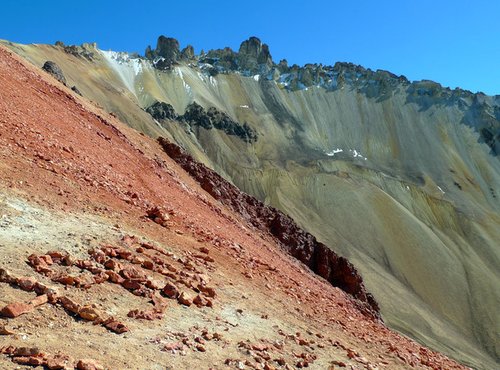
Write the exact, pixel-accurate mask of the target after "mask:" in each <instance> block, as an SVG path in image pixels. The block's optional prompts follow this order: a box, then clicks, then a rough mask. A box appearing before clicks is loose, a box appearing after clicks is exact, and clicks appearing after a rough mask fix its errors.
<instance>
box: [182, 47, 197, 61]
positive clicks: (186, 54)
mask: <svg viewBox="0 0 500 370" xmlns="http://www.w3.org/2000/svg"><path fill="white" fill-rule="evenodd" d="M181 58H182V59H187V60H190V59H194V48H193V46H192V45H188V46H186V47H185V48H184V49H182V51H181Z"/></svg>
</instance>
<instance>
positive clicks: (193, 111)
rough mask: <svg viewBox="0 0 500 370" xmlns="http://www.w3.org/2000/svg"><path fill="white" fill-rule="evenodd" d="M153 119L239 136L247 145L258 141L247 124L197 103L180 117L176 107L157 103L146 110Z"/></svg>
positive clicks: (192, 104) (190, 105)
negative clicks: (174, 121)
mask: <svg viewBox="0 0 500 370" xmlns="http://www.w3.org/2000/svg"><path fill="white" fill-rule="evenodd" d="M146 112H148V113H149V114H150V115H151V116H152V117H153V118H155V119H156V120H158V121H163V120H178V121H181V122H184V123H186V124H187V125H189V126H190V127H198V126H199V127H203V128H204V129H206V130H211V129H217V130H221V131H223V132H225V133H226V134H227V135H232V136H237V137H239V138H240V139H241V140H243V141H244V142H246V143H253V142H255V141H257V137H258V136H257V133H256V132H255V130H254V129H252V128H251V127H250V126H249V125H248V124H247V123H243V124H240V123H239V122H236V121H234V120H233V119H232V118H231V117H229V115H228V114H227V113H224V112H221V111H219V110H218V109H217V108H215V107H210V108H208V109H207V110H205V108H203V107H202V106H201V105H199V104H198V103H196V102H193V103H191V104H189V105H188V106H187V107H186V111H185V113H184V114H183V115H181V116H179V115H178V114H177V113H176V112H175V110H174V107H173V106H172V105H170V104H168V103H165V102H155V103H154V104H152V105H151V106H149V107H148V108H146Z"/></svg>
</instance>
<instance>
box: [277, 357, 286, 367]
mask: <svg viewBox="0 0 500 370" xmlns="http://www.w3.org/2000/svg"><path fill="white" fill-rule="evenodd" d="M274 361H276V363H277V364H278V365H280V366H285V365H286V361H285V359H284V358H283V357H279V358H277V359H275V360H274Z"/></svg>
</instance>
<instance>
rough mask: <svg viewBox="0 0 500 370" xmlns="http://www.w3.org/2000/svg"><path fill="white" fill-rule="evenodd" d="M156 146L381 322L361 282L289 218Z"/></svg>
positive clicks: (174, 149)
mask: <svg viewBox="0 0 500 370" xmlns="http://www.w3.org/2000/svg"><path fill="white" fill-rule="evenodd" d="M158 142H159V144H160V145H161V146H162V148H163V150H164V151H165V153H167V154H168V155H169V156H170V157H171V158H172V159H173V160H175V161H176V162H177V163H178V164H179V165H180V166H181V167H182V168H183V169H184V170H185V171H187V172H188V173H189V174H190V175H191V176H192V177H193V178H194V179H195V180H196V181H197V182H198V183H199V184H200V186H201V187H202V188H203V189H204V190H205V191H207V192H208V193H209V194H210V195H212V196H213V197H214V198H215V199H217V200H219V201H221V202H222V203H223V204H225V205H226V206H228V207H230V208H231V209H232V210H233V211H235V212H236V213H238V214H240V215H241V216H242V217H243V218H245V219H246V220H248V221H249V222H250V223H251V224H253V225H254V226H255V227H257V228H259V229H261V230H265V231H267V232H269V233H270V234H271V235H272V236H274V237H275V238H276V239H278V240H279V241H280V243H281V245H283V247H284V248H285V249H286V251H287V252H288V253H289V254H291V255H292V256H293V257H295V258H296V259H298V260H299V261H301V262H302V263H304V264H305V265H306V266H308V267H309V268H310V269H311V270H312V271H314V272H315V273H316V274H318V275H319V276H321V277H322V278H324V279H326V280H327V281H328V282H330V283H331V284H332V285H333V286H336V287H338V288H340V289H342V290H343V291H345V292H346V293H348V294H350V295H351V296H352V297H354V298H356V300H357V301H356V303H357V306H358V308H359V309H360V310H361V311H362V312H363V313H365V314H367V315H368V316H371V317H373V318H377V319H381V318H380V312H379V307H378V304H377V302H376V301H375V299H374V297H373V296H372V295H371V294H370V293H368V292H367V291H366V288H365V286H364V283H363V279H362V278H361V276H360V275H359V273H358V272H357V270H356V268H355V267H354V266H353V265H352V264H351V263H350V262H349V261H348V260H347V259H346V258H344V257H341V256H338V255H337V254H336V253H335V252H334V251H332V250H331V249H330V248H328V247H327V246H326V245H325V244H323V243H321V242H319V241H318V240H316V238H315V237H314V236H313V235H312V234H310V233H308V232H306V231H304V230H302V229H301V228H300V227H299V226H298V225H297V224H296V223H295V221H294V220H293V219H292V218H291V217H289V216H287V215H285V214H284V213H283V212H281V211H279V210H277V209H276V208H274V207H271V206H266V205H265V204H264V203H262V202H261V201H259V200H258V199H256V198H254V197H252V196H250V195H248V194H245V193H243V192H242V191H241V190H239V189H238V188H237V187H236V186H234V185H232V184H231V183H229V182H228V181H227V180H225V179H224V178H222V177H221V176H220V175H219V174H217V173H216V172H215V171H212V170H211V169H209V168H208V167H206V166H205V165H203V164H201V163H198V162H196V161H195V160H194V159H193V157H191V156H190V155H189V154H187V153H186V152H185V151H184V150H182V149H181V148H180V147H179V146H177V145H176V144H173V143H171V142H169V141H168V140H167V139H165V138H162V137H160V138H158Z"/></svg>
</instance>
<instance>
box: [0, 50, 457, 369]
mask: <svg viewBox="0 0 500 370" xmlns="http://www.w3.org/2000/svg"><path fill="white" fill-rule="evenodd" d="M0 158H1V159H0V186H1V189H2V191H1V196H0V215H1V216H0V269H1V270H0V280H1V282H0V309H1V313H2V316H4V318H2V319H1V322H0V334H1V336H0V348H1V350H0V352H2V354H1V355H0V368H6V369H8V368H18V366H20V368H21V367H22V366H24V365H22V364H32V365H37V364H45V365H46V366H48V367H52V368H60V367H58V366H66V367H69V368H73V366H75V365H76V363H77V361H78V360H82V359H92V360H95V361H97V362H98V363H100V364H101V365H103V366H104V367H105V368H110V369H144V368H151V369H155V368H162V369H164V368H165V367H166V368H175V369H183V368H185V369H188V368H189V369H195V368H196V369H198V368H200V369H203V368H224V367H226V368H267V369H271V368H298V367H305V366H309V368H318V369H324V368H329V367H331V366H332V367H334V368H337V366H342V365H344V364H345V365H347V366H351V368H371V369H373V368H391V369H397V368H408V366H410V364H412V365H413V366H415V367H418V368H427V367H430V368H446V369H451V368H462V366H460V365H459V364H457V363H455V362H454V361H451V360H449V359H447V358H446V357H445V356H442V355H440V354H438V353H435V352H433V351H430V350H428V349H426V348H424V347H422V346H420V345H418V344H416V343H415V342H413V341H411V340H409V339H407V338H404V337H402V336H401V335H398V334H396V333H394V332H391V331H389V330H388V329H387V328H385V327H384V326H383V325H382V324H381V323H379V322H376V321H373V320H372V319H369V318H367V317H366V316H364V315H363V314H361V313H360V312H359V311H358V310H357V309H355V308H354V307H355V306H354V304H353V301H352V298H350V297H349V296H347V295H346V294H345V293H344V292H342V291H341V290H339V289H337V288H334V287H332V286H331V285H330V284H328V283H327V282H326V281H324V280H322V279H320V278H318V277H317V276H315V275H314V274H312V273H311V272H310V271H309V270H308V269H307V268H305V267H304V266H303V265H302V264H301V263H299V262H297V261H296V260H294V259H293V258H291V257H289V256H288V255H287V254H286V253H284V252H283V251H282V250H281V249H280V248H279V246H278V245H277V244H276V243H275V241H274V240H273V239H272V238H271V237H270V236H269V235H265V234H263V233H262V232H260V231H259V230H257V229H255V228H253V227H252V226H251V225H250V224H248V223H247V222H245V221H244V220H243V219H241V218H240V217H239V216H238V215H236V214H234V213H232V212H230V211H229V210H228V209H226V208H224V207H223V206H222V205H221V204H218V203H217V202H216V201H215V200H213V199H211V198H210V197H209V195H208V194H207V193H205V192H204V191H203V190H202V189H201V188H199V186H197V184H196V183H195V182H194V181H193V180H192V179H190V178H189V177H188V176H187V174H186V173H184V172H183V170H182V169H180V168H179V167H178V166H177V165H176V164H175V163H174V162H173V161H171V160H170V159H169V158H168V157H167V156H166V155H165V154H163V153H162V151H161V149H160V147H159V145H158V144H157V143H155V142H154V141H152V140H150V139H149V138H146V137H144V136H142V135H140V134H138V133H137V132H135V131H133V130H131V129H130V128H127V127H126V126H125V125H123V124H121V123H120V122H119V121H117V120H116V119H115V118H113V117H111V116H108V115H106V114H105V113H103V112H102V111H99V110H97V109H96V108H94V107H93V106H91V105H90V104H89V103H87V102H85V101H84V100H82V99H80V98H79V97H77V96H75V95H73V94H72V93H71V92H70V91H69V90H68V89H66V88H64V87H63V86H62V85H58V84H57V83H55V82H54V81H52V80H51V79H49V78H48V77H46V76H41V75H40V74H39V73H38V71H37V70H35V69H34V67H31V66H29V65H26V64H25V63H24V62H22V61H21V60H20V59H19V58H17V57H14V56H13V55H12V54H11V53H10V52H8V51H5V50H4V49H0ZM154 207H160V212H157V214H156V220H155V221H154V220H152V219H151V218H148V217H146V215H147V212H148V210H151V209H152V208H154ZM151 217H152V218H155V216H151ZM48 251H51V252H50V254H49V256H48V255H46V253H47V252H48ZM23 277H26V278H23ZM164 287H165V288H164ZM168 296H170V297H172V298H169V297H168ZM23 302H24V303H27V302H31V303H27V304H24V305H22V304H21V303H23ZM13 303H19V304H17V305H14V306H12V304H13ZM8 305H11V306H8ZM4 306H7V308H5V307H4ZM22 311H26V313H24V314H22V315H19V316H17V317H15V318H9V317H8V316H16V315H17V314H18V313H20V312H22ZM35 347H36V348H35ZM16 363H17V364H16ZM18 364H21V365H18ZM88 364H89V362H87V365H88ZM84 365H85V364H84V363H83V362H81V363H80V368H85V366H84ZM87 368H91V367H87Z"/></svg>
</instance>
